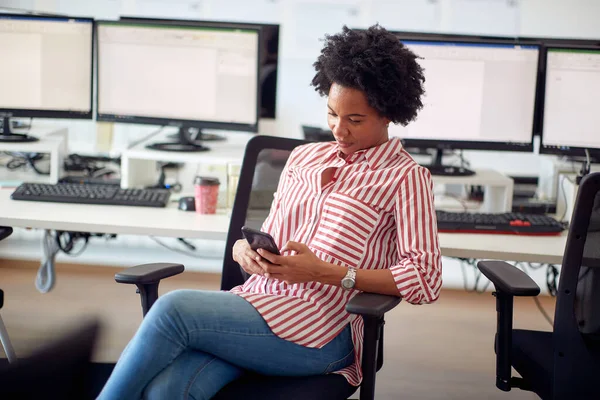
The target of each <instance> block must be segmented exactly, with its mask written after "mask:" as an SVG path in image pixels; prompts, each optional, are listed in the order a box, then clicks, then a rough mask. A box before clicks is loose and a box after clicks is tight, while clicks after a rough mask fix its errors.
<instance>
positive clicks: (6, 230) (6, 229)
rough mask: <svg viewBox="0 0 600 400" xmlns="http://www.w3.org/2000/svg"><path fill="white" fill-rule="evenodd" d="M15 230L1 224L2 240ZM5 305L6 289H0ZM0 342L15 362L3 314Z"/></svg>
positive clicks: (0, 299)
mask: <svg viewBox="0 0 600 400" xmlns="http://www.w3.org/2000/svg"><path fill="white" fill-rule="evenodd" d="M12 232H13V229H12V228H11V227H10V226H0V241H1V240H4V239H6V238H7V237H9V236H10V235H11V234H12ZM3 306H4V291H3V290H2V289H0V309H1V308H2V307H3ZM0 343H2V348H3V349H4V354H6V358H7V360H8V362H11V363H12V362H15V361H16V360H17V357H16V355H15V350H14V348H13V346H12V343H11V342H10V338H9V337H8V332H7V330H6V326H4V321H3V320H2V316H0Z"/></svg>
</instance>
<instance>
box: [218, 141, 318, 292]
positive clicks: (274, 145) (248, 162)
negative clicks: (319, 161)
mask: <svg viewBox="0 0 600 400" xmlns="http://www.w3.org/2000/svg"><path fill="white" fill-rule="evenodd" d="M305 143H309V142H307V141H304V140H298V139H289V138H281V137H273V136H255V137H253V138H252V139H250V141H248V145H247V146H246V151H245V153H244V160H243V161H242V168H241V171H240V177H239V182H238V187H237V191H236V195H235V200H234V202H233V210H232V212H231V222H230V223H229V231H228V233H227V241H226V243H225V255H224V257H223V271H222V277H221V289H222V290H229V289H231V288H232V287H234V286H237V285H241V284H242V283H244V281H245V280H246V279H247V278H248V277H247V276H246V274H245V273H244V272H243V271H242V270H241V268H240V267H239V265H238V264H237V263H236V262H235V261H233V258H232V247H233V244H234V243H235V242H236V240H238V239H241V238H242V232H241V228H242V226H244V225H247V226H249V227H251V228H255V229H260V227H261V225H262V223H263V222H264V220H265V218H266V217H267V215H268V214H269V210H270V207H271V203H272V201H273V194H274V193H275V191H276V190H277V185H278V183H279V176H280V175H281V172H282V171H283V168H284V167H285V164H286V162H287V160H288V158H289V156H290V154H291V152H292V150H294V148H296V147H297V146H299V145H301V144H305Z"/></svg>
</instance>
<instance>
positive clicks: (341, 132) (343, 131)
mask: <svg viewBox="0 0 600 400" xmlns="http://www.w3.org/2000/svg"><path fill="white" fill-rule="evenodd" d="M331 131H332V132H333V134H334V135H335V136H337V137H343V136H346V135H347V134H348V127H347V126H346V125H345V124H342V123H340V122H337V123H336V124H334V125H333V126H332V127H331Z"/></svg>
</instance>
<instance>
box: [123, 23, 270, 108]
mask: <svg viewBox="0 0 600 400" xmlns="http://www.w3.org/2000/svg"><path fill="white" fill-rule="evenodd" d="M120 20H121V21H138V22H139V21H150V22H164V23H173V24H191V25H195V24H200V25H202V26H223V25H224V24H225V25H227V26H231V27H240V28H247V27H259V28H260V30H261V44H260V47H261V55H260V117H261V118H265V119H275V117H276V115H277V69H278V68H277V67H278V62H279V24H266V23H262V22H256V23H253V22H229V21H214V20H213V21H209V20H191V19H162V18H147V17H133V16H122V17H120Z"/></svg>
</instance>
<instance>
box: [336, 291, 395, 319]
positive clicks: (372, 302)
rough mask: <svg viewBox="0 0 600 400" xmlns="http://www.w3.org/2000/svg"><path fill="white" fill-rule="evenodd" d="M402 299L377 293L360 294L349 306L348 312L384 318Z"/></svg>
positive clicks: (351, 300)
mask: <svg viewBox="0 0 600 400" xmlns="http://www.w3.org/2000/svg"><path fill="white" fill-rule="evenodd" d="M401 301H402V298H400V297H396V296H388V295H385V294H376V293H359V294H357V295H356V296H354V297H353V298H352V299H350V301H349V302H348V304H346V311H348V312H349V313H350V314H359V315H362V316H366V317H382V316H383V314H385V313H386V312H388V311H390V310H391V309H392V308H394V307H396V306H397V305H398V304H399V303H400V302H401Z"/></svg>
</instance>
